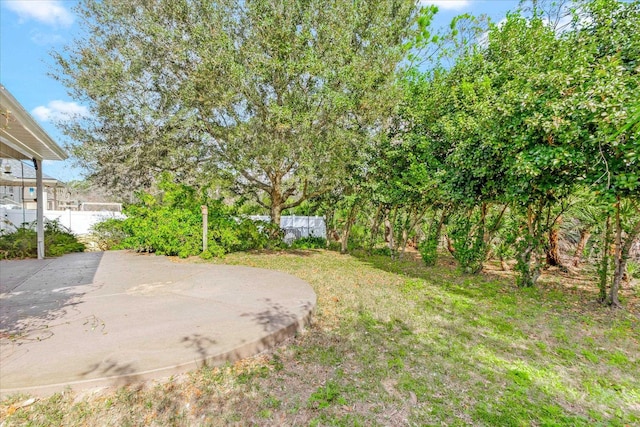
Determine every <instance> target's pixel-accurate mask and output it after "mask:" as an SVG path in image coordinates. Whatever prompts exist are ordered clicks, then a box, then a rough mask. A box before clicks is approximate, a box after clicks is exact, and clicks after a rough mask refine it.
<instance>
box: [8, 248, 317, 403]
mask: <svg viewBox="0 0 640 427" xmlns="http://www.w3.org/2000/svg"><path fill="white" fill-rule="evenodd" d="M315 304H316V295H315V293H314V292H313V289H312V288H311V287H310V286H309V285H308V284H307V283H305V282H303V281H302V280H300V279H298V278H295V277H293V276H290V275H287V274H285V273H280V272H276V271H270V270H263V269H256V268H250V267H240V266H227V265H213V264H205V263H187V262H175V261H174V260H172V259H170V258H166V257H160V256H150V255H140V254H135V253H131V252H125V251H117V252H93V253H79V254H69V255H65V256H63V257H61V258H56V259H44V260H23V261H1V262H0V396H6V395H9V394H12V393H17V392H24V393H30V394H34V395H48V394H51V393H54V392H58V391H63V390H65V389H67V388H69V387H70V388H71V389H73V390H80V389H88V388H96V387H109V386H120V385H124V384H129V383H134V382H140V381H145V380H149V379H155V378H164V377H169V376H171V375H174V374H178V373H182V372H186V371H189V370H193V369H196V368H198V367H199V366H202V365H203V364H205V363H206V364H209V365H216V364H222V363H224V362H227V361H235V360H238V359H241V358H244V357H248V356H251V355H254V354H257V353H259V352H261V351H263V350H265V349H268V348H269V347H271V346H273V345H275V344H276V343H278V342H281V341H282V340H284V339H285V338H287V337H290V336H293V335H295V334H296V333H297V332H298V331H299V330H300V329H301V328H303V327H304V325H305V324H306V323H307V322H308V321H309V320H310V316H311V312H312V311H313V309H314V307H315Z"/></svg>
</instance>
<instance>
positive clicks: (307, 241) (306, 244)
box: [291, 236, 327, 249]
mask: <svg viewBox="0 0 640 427" xmlns="http://www.w3.org/2000/svg"><path fill="white" fill-rule="evenodd" d="M326 247H327V239H325V238H324V237H314V236H309V237H303V238H301V239H296V240H294V241H293V242H291V248H292V249H324V248H326Z"/></svg>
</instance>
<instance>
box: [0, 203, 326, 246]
mask: <svg viewBox="0 0 640 427" xmlns="http://www.w3.org/2000/svg"><path fill="white" fill-rule="evenodd" d="M44 217H45V218H46V219H48V220H51V221H53V220H58V221H59V222H60V224H61V225H63V226H65V227H67V228H68V229H69V230H71V231H72V232H73V233H74V234H77V235H83V234H88V233H89V232H90V231H91V226H92V225H93V224H95V223H96V222H99V221H102V220H104V219H107V218H121V219H122V218H125V216H124V215H123V214H122V213H120V212H110V211H101V212H92V211H71V210H66V211H49V210H45V211H44ZM250 218H251V219H252V220H254V221H270V218H269V217H268V216H266V215H254V216H251V217H250ZM35 220H36V211H35V209H26V210H22V209H7V208H0V230H3V231H4V230H13V229H14V228H15V227H19V226H20V225H21V224H22V223H32V222H35ZM280 228H282V229H283V230H284V232H285V240H286V241H288V242H291V241H292V240H295V239H299V238H302V237H309V236H313V237H323V238H326V237H327V229H326V226H325V223H324V218H323V217H321V216H295V215H290V216H282V217H281V218H280Z"/></svg>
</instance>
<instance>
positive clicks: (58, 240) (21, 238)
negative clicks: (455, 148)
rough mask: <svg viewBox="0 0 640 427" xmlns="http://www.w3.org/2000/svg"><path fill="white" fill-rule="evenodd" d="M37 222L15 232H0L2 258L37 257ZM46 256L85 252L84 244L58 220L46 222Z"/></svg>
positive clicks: (0, 257) (0, 256)
mask: <svg viewBox="0 0 640 427" xmlns="http://www.w3.org/2000/svg"><path fill="white" fill-rule="evenodd" d="M35 227H36V225H35V223H31V224H28V225H26V226H23V227H19V228H17V229H16V230H15V231H13V232H3V233H0V259H16V258H18V259H22V258H37V256H38V244H37V235H36V230H35ZM44 247H45V256H60V255H64V254H67V253H71V252H83V251H84V249H85V246H84V244H82V243H80V242H78V239H77V238H76V236H74V235H73V234H72V233H71V232H70V231H69V230H67V229H66V228H65V227H63V226H62V225H60V222H58V221H57V220H54V221H48V220H46V221H45V224H44Z"/></svg>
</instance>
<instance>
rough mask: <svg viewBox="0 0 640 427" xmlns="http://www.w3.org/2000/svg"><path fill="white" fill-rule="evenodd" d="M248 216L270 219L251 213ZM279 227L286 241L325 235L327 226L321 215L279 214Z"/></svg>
mask: <svg viewBox="0 0 640 427" xmlns="http://www.w3.org/2000/svg"><path fill="white" fill-rule="evenodd" d="M250 218H251V219H252V220H254V221H267V222H268V221H271V218H269V217H268V216H267V215H252V216H251V217H250ZM280 228H282V229H283V230H284V240H285V241H287V242H291V241H292V240H295V239H300V238H302V237H309V236H312V237H323V238H326V237H327V227H326V225H325V223H324V218H323V217H321V216H296V215H287V216H281V217H280Z"/></svg>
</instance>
